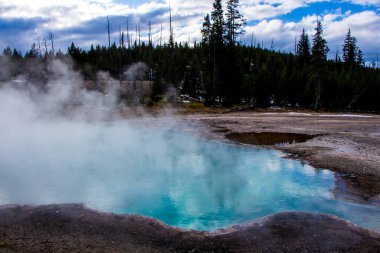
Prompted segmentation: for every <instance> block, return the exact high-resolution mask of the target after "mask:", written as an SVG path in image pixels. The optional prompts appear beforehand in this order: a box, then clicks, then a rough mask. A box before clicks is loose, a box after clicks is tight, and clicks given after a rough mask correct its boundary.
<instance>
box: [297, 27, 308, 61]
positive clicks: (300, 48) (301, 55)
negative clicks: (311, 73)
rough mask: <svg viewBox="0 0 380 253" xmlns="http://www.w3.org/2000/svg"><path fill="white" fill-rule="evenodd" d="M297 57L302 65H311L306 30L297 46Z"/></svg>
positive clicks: (303, 31)
mask: <svg viewBox="0 0 380 253" xmlns="http://www.w3.org/2000/svg"><path fill="white" fill-rule="evenodd" d="M297 56H298V60H299V62H300V63H301V64H302V65H304V64H307V63H309V61H310V58H311V55H310V41H309V36H308V35H307V34H306V33H305V29H303V30H302V34H301V38H300V40H299V41H298V44H297Z"/></svg>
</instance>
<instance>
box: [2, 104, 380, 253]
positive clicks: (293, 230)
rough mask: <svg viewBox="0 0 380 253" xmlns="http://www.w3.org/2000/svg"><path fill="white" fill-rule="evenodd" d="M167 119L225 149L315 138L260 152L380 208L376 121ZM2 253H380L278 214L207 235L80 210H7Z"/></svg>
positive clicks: (371, 244) (307, 217)
mask: <svg viewBox="0 0 380 253" xmlns="http://www.w3.org/2000/svg"><path fill="white" fill-rule="evenodd" d="M169 114H170V117H174V118H175V119H178V120H179V121H181V122H185V123H188V124H189V126H190V127H189V128H192V126H195V128H196V132H198V133H201V134H202V135H204V136H205V137H207V138H213V139H218V140H222V141H231V140H229V139H228V138H227V137H226V134H229V133H251V132H255V133H260V132H271V133H299V134H308V135H311V137H313V138H311V139H309V140H307V141H306V142H301V143H296V144H286V145H280V146H277V145H269V146H268V145H266V146H263V147H264V148H273V149H278V150H282V151H284V152H285V153H286V154H288V155H289V156H290V157H291V158H296V159H300V160H303V161H306V162H309V163H310V164H312V165H314V166H316V167H319V168H328V169H332V170H334V171H337V172H339V174H341V175H342V176H341V177H342V179H343V180H345V182H347V185H349V186H350V187H349V190H350V189H351V190H350V191H351V192H350V195H352V196H356V197H357V201H366V202H370V201H372V202H373V201H374V202H376V199H377V195H378V193H380V180H379V179H380V166H379V165H380V116H378V115H369V114H361V115H358V114H333V113H313V112H289V111H265V112H257V111H240V112H229V111H225V110H217V111H202V110H201V111H198V110H197V111H193V110H187V109H185V110H180V111H179V112H178V110H176V112H175V113H171V112H170V113H169ZM247 140H249V139H247ZM243 142H244V141H243ZM245 143H247V142H245ZM244 145H246V144H244ZM375 204H376V203H375ZM0 252H380V233H376V232H373V231H370V230H366V229H363V228H360V227H358V226H356V225H353V224H351V223H349V222H347V221H344V220H341V219H339V218H336V217H333V216H330V215H322V214H307V213H281V214H276V215H272V216H268V217H264V218H262V219H258V220H255V221H253V222H251V223H247V224H244V225H236V226H233V227H230V228H227V229H223V230H218V231H216V232H212V233H207V232H202V231H187V230H182V229H178V228H173V227H169V226H167V225H165V224H162V223H161V222H159V221H156V220H154V219H151V218H147V217H142V216H138V215H115V214H110V213H103V212H99V211H95V210H90V209H87V208H86V207H85V206H82V205H48V206H38V207H31V206H2V207H0Z"/></svg>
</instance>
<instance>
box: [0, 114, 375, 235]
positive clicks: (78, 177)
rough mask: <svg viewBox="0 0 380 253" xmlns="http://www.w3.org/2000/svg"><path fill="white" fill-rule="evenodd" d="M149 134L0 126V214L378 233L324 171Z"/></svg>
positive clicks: (177, 128) (148, 127)
mask: <svg viewBox="0 0 380 253" xmlns="http://www.w3.org/2000/svg"><path fill="white" fill-rule="evenodd" d="M155 125H156V122H155V121H154V120H153V121H146V122H144V121H142V122H132V123H131V122H125V121H120V122H119V121H117V122H111V123H97V124H93V123H85V122H79V121H78V122H75V121H72V122H67V121H59V120H56V121H54V122H52V121H46V122H35V123H34V124H30V125H23V124H19V125H18V126H15V127H12V128H10V127H1V124H0V129H1V131H2V132H1V138H2V141H1V143H0V174H1V175H0V205H4V204H32V205H40V204H52V203H55V204H60V203H84V204H86V205H87V206H89V207H91V208H95V209H99V210H102V211H107V212H115V213H120V214H124V213H128V214H142V215H146V216H150V217H154V218H157V219H159V220H161V221H163V222H165V223H167V224H169V225H173V226H178V227H182V228H186V229H198V230H209V231H210V230H215V229H218V228H223V227H226V226H230V225H233V224H239V223H244V222H247V221H251V220H253V219H256V218H259V217H263V216H266V215H270V214H274V213H279V212H285V211H306V212H320V213H328V214H333V215H337V216H339V217H342V218H345V219H347V220H350V221H352V222H354V223H356V224H358V225H361V226H364V227H367V228H371V229H374V230H377V231H380V207H377V206H370V205H363V204H358V203H354V202H349V201H345V200H342V199H336V198H335V197H334V193H333V190H334V187H335V175H334V173H333V172H331V171H328V170H320V169H315V168H313V167H311V166H309V165H307V164H304V163H301V162H299V161H295V160H289V159H284V158H283V157H282V156H283V154H282V153H281V152H278V151H273V150H266V149H258V148H254V147H247V146H242V145H234V144H228V143H223V142H220V141H212V140H206V139H204V138H201V137H199V136H197V135H196V134H192V133H188V132H186V131H183V128H185V126H184V125H181V124H174V125H172V126H170V127H168V126H162V125H161V126H155Z"/></svg>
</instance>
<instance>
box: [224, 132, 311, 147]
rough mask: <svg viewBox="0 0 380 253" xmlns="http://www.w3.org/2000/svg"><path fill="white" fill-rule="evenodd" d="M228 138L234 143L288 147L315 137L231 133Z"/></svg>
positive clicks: (306, 135)
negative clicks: (287, 145)
mask: <svg viewBox="0 0 380 253" xmlns="http://www.w3.org/2000/svg"><path fill="white" fill-rule="evenodd" d="M226 137H227V138H228V139H230V140H232V141H236V142H240V143H245V144H253V145H278V146H281V145H286V144H293V143H300V142H305V141H307V140H310V139H312V138H314V137H315V136H314V135H308V134H295V133H274V132H263V133H230V134H226Z"/></svg>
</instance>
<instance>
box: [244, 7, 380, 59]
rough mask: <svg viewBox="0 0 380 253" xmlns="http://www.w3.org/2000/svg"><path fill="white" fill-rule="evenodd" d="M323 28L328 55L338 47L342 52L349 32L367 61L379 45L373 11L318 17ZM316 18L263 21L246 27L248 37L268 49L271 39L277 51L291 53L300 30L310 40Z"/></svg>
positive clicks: (378, 24) (379, 21)
mask: <svg viewBox="0 0 380 253" xmlns="http://www.w3.org/2000/svg"><path fill="white" fill-rule="evenodd" d="M320 20H321V21H322V25H323V28H324V37H325V39H326V40H327V41H328V43H329V47H330V50H331V51H330V56H331V57H333V55H334V54H335V53H336V47H337V46H338V48H339V51H340V52H341V50H342V49H341V48H342V44H343V41H344V38H345V36H346V34H347V31H348V29H349V28H350V29H351V32H352V35H353V36H355V37H356V38H357V39H358V46H359V47H360V48H361V50H362V51H363V52H364V54H365V55H366V57H367V58H368V59H371V57H375V55H376V54H377V52H378V50H379V49H380V48H379V45H380V33H379V31H380V16H379V15H377V13H376V12H374V11H363V12H359V13H354V14H352V13H350V12H347V13H344V14H340V13H327V14H325V15H324V16H322V17H320ZM316 21H317V16H316V15H309V16H305V17H304V18H302V19H301V20H300V21H299V22H297V23H295V22H284V21H282V20H279V19H273V20H263V21H260V22H259V23H258V24H256V25H253V26H251V27H248V28H247V38H248V37H249V39H250V37H251V35H252V34H254V35H255V38H256V42H259V43H261V42H262V41H263V42H264V46H266V47H269V46H270V45H269V44H270V43H271V40H272V39H274V43H275V47H276V48H275V49H276V50H286V51H294V40H295V37H296V36H298V37H299V35H300V34H301V31H302V29H305V31H306V32H307V33H308V34H309V36H310V37H309V38H310V39H312V35H313V34H314V32H315V31H314V28H315V26H316Z"/></svg>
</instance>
